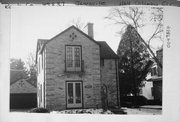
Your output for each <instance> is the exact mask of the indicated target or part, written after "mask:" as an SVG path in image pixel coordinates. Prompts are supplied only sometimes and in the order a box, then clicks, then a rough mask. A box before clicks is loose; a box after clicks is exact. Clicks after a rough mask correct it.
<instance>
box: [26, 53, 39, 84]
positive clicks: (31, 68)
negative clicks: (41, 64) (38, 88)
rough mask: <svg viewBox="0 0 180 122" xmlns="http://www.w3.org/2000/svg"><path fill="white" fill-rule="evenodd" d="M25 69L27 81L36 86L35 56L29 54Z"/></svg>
mask: <svg viewBox="0 0 180 122" xmlns="http://www.w3.org/2000/svg"><path fill="white" fill-rule="evenodd" d="M26 64H27V67H28V74H29V80H30V82H32V83H33V84H34V85H36V82H37V76H36V73H37V69H36V62H35V54H34V53H32V52H31V53H29V55H28V58H27V61H26Z"/></svg>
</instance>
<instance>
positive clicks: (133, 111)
mask: <svg viewBox="0 0 180 122" xmlns="http://www.w3.org/2000/svg"><path fill="white" fill-rule="evenodd" d="M122 109H123V110H124V112H126V113H127V114H128V115H131V114H139V115H161V114H162V110H160V109H146V108H122Z"/></svg>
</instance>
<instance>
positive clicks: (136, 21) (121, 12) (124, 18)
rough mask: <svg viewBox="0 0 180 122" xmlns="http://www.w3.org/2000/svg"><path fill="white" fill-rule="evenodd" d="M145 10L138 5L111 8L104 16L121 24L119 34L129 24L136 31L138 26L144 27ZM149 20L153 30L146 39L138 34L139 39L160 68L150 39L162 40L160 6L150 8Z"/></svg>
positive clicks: (161, 13) (161, 11) (161, 12)
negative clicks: (151, 22) (152, 22)
mask: <svg viewBox="0 0 180 122" xmlns="http://www.w3.org/2000/svg"><path fill="white" fill-rule="evenodd" d="M145 14H146V13H145V11H144V10H143V8H138V7H129V9H127V8H112V9H111V10H110V12H109V15H108V16H107V17H105V19H108V20H111V21H113V22H114V24H118V25H122V28H121V30H120V32H119V33H120V34H122V32H123V30H124V29H125V28H126V27H127V26H128V25H131V26H132V27H133V28H135V30H136V31H137V32H138V31H139V29H140V28H142V27H144V26H145V25H146V24H147V23H145V22H146V21H145ZM150 21H154V32H153V33H152V35H151V36H150V38H149V39H147V40H146V41H145V40H144V39H143V38H142V37H141V35H140V34H139V39H140V40H141V41H142V43H143V44H144V45H145V46H146V47H147V49H148V50H149V52H150V54H151V56H152V57H153V59H154V60H155V61H156V63H157V64H158V65H159V66H160V67H161V68H162V64H161V62H160V61H159V60H158V59H157V57H156V56H155V53H154V52H153V50H152V48H153V47H152V45H151V41H152V40H153V39H155V38H159V39H160V40H162V38H161V37H162V36H161V35H162V32H163V28H162V27H163V23H162V22H163V10H162V8H160V7H155V8H151V16H150Z"/></svg>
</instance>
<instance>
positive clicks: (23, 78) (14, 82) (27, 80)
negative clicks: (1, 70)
mask: <svg viewBox="0 0 180 122" xmlns="http://www.w3.org/2000/svg"><path fill="white" fill-rule="evenodd" d="M29 79H30V78H26V79H25V78H19V79H17V80H15V81H14V82H10V85H12V84H14V83H16V82H17V81H19V80H25V81H26V82H28V83H29V84H31V85H32V86H34V87H36V86H35V85H34V84H33V83H31V82H29V81H28V80H29Z"/></svg>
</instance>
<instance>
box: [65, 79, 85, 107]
mask: <svg viewBox="0 0 180 122" xmlns="http://www.w3.org/2000/svg"><path fill="white" fill-rule="evenodd" d="M69 82H73V83H74V82H80V83H81V90H82V91H81V93H82V95H81V98H82V107H68V101H67V95H68V88H67V84H68V83H69ZM65 90H66V100H65V101H66V109H71V108H73V109H76V108H84V98H83V82H82V80H67V81H66V82H65Z"/></svg>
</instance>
